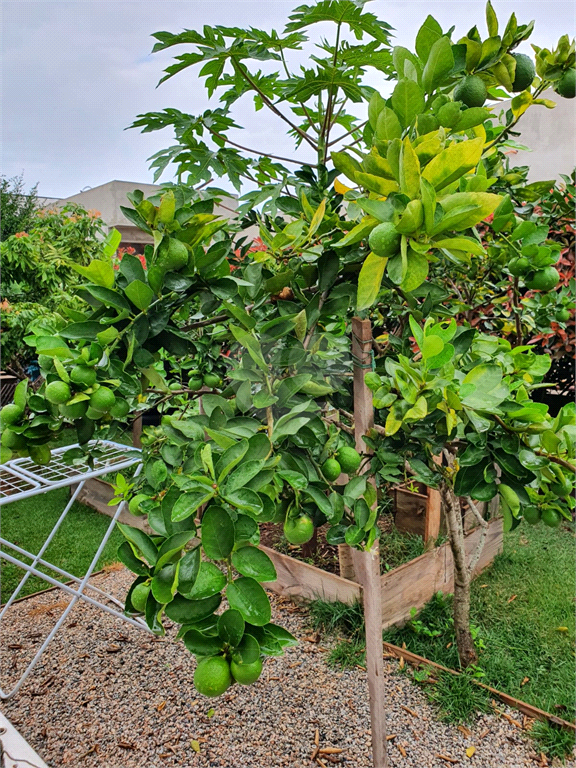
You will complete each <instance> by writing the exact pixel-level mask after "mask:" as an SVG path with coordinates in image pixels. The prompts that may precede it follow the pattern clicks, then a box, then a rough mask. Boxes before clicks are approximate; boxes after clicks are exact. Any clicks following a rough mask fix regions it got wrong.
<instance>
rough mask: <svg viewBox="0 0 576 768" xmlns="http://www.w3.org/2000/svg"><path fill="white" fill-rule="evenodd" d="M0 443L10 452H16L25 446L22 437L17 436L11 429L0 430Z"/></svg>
mask: <svg viewBox="0 0 576 768" xmlns="http://www.w3.org/2000/svg"><path fill="white" fill-rule="evenodd" d="M0 443H1V444H2V445H3V446H4V448H9V449H10V450H11V451H17V450H20V449H22V448H24V447H25V446H26V440H25V438H24V436H23V435H17V434H16V432H13V431H12V430H11V429H3V430H2V439H1V440H0Z"/></svg>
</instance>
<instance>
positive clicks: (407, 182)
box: [400, 136, 420, 199]
mask: <svg viewBox="0 0 576 768" xmlns="http://www.w3.org/2000/svg"><path fill="white" fill-rule="evenodd" d="M400 191H401V192H403V193H404V194H405V195H408V197H409V198H411V199H414V198H415V197H418V195H419V193H420V161H419V160H418V156H417V154H416V152H415V151H414V147H413V146H412V144H411V142H410V139H409V138H408V136H406V138H405V139H404V141H403V143H402V149H401V150H400Z"/></svg>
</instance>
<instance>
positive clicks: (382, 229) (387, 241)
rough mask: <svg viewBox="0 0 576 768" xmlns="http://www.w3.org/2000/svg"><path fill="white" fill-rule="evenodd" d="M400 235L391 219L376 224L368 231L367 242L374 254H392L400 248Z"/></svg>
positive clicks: (383, 255)
mask: <svg viewBox="0 0 576 768" xmlns="http://www.w3.org/2000/svg"><path fill="white" fill-rule="evenodd" d="M400 240H401V235H400V233H399V232H397V231H396V227H395V226H394V224H392V222H391V221H384V222H382V224H378V226H377V227H374V229H373V230H372V232H370V237H369V238H368V244H369V246H370V249H371V250H372V251H374V253H375V254H376V256H382V257H385V256H393V255H394V254H395V253H397V252H398V249H399V248H400Z"/></svg>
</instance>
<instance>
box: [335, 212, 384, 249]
mask: <svg viewBox="0 0 576 768" xmlns="http://www.w3.org/2000/svg"><path fill="white" fill-rule="evenodd" d="M379 223H380V222H379V221H378V219H375V218H374V216H367V217H366V218H364V219H362V221H361V222H360V223H359V224H356V226H355V227H354V228H353V229H351V230H350V232H348V234H346V235H344V237H343V238H342V240H339V241H338V242H337V243H335V244H334V248H344V246H345V245H354V244H355V243H359V242H360V241H361V240H364V239H365V238H367V237H368V235H369V234H370V232H372V230H373V229H374V227H375V226H376V225H377V224H379Z"/></svg>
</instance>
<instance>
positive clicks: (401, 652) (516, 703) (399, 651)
mask: <svg viewBox="0 0 576 768" xmlns="http://www.w3.org/2000/svg"><path fill="white" fill-rule="evenodd" d="M384 648H385V649H386V651H388V653H391V654H393V655H394V656H397V657H398V658H399V659H404V660H405V661H407V662H408V663H409V664H412V665H414V666H418V667H432V668H433V669H439V670H442V672H449V673H450V674H451V675H460V674H461V673H460V672H458V671H457V670H455V669H450V668H449V667H444V666H442V664H437V663H436V662H435V661H430V660H429V659H425V658H424V657H423V656H418V654H417V653H412V651H408V650H406V648H399V647H398V646H397V645H392V643H386V642H384ZM470 679H471V681H472V682H473V683H474V685H477V686H479V687H480V688H484V689H485V690H487V691H490V693H491V694H493V695H494V696H496V697H497V698H499V699H500V701H502V702H503V703H504V704H506V705H507V706H509V707H512V708H513V709H517V710H518V711H519V712H522V713H523V714H524V715H527V716H528V717H533V718H535V719H537V720H549V721H550V722H551V723H554V725H558V726H560V727H561V728H565V729H566V730H567V731H576V724H575V723H571V722H569V721H568V720H563V719H562V718H561V717H556V715H551V714H550V713H549V712H545V711H544V710H543V709H538V707H534V706H532V704H528V703H527V702H525V701H520V699H515V698H514V697H513V696H509V695H508V694H507V693H502V691H497V690H496V688H492V687H491V686H490V685H486V683H482V682H480V680H475V679H474V678H470Z"/></svg>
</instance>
